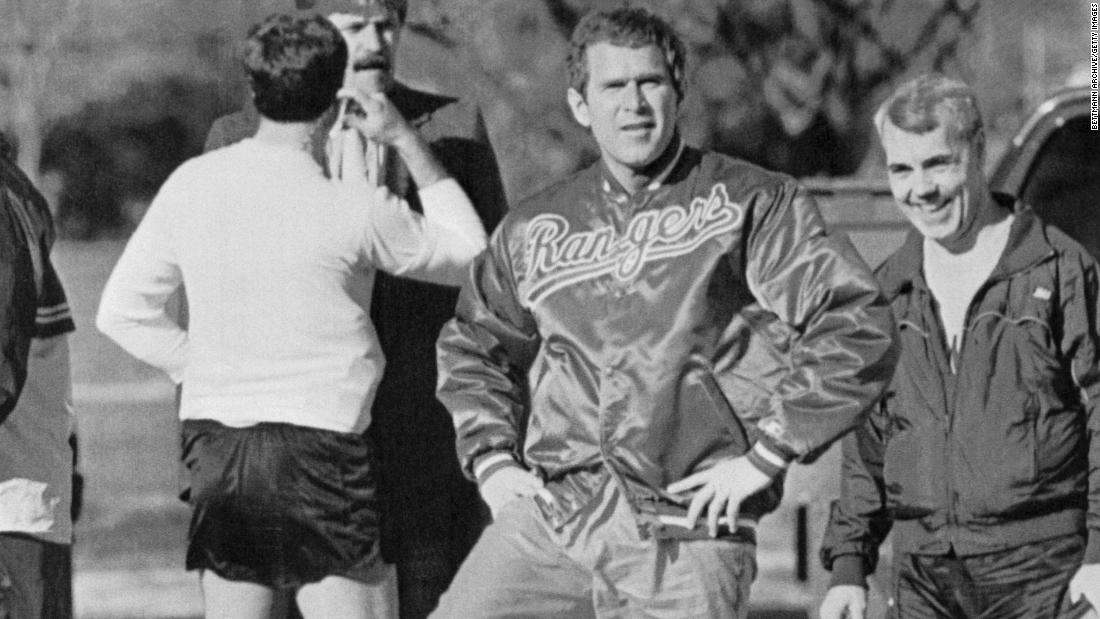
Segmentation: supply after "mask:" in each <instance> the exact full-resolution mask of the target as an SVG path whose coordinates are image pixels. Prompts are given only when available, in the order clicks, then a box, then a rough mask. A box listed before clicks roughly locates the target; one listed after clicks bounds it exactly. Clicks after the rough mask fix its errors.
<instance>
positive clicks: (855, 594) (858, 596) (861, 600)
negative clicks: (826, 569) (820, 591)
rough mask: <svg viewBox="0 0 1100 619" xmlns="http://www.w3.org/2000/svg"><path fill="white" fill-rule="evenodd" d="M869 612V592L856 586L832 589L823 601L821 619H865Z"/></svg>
mask: <svg viewBox="0 0 1100 619" xmlns="http://www.w3.org/2000/svg"><path fill="white" fill-rule="evenodd" d="M866 610H867V590H866V589H864V588H863V587H859V586H856V585H837V586H835V587H830V588H829V591H828V592H827V593H826V594H825V599H824V600H822V601H821V608H820V609H818V613H819V614H820V615H821V619H845V618H847V619H863V614H864V612H865V611H866Z"/></svg>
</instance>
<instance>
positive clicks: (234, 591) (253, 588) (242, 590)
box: [199, 570, 275, 619]
mask: <svg viewBox="0 0 1100 619" xmlns="http://www.w3.org/2000/svg"><path fill="white" fill-rule="evenodd" d="M199 580H200V582H201V583H202V601H203V606H204V608H205V610H206V619H234V618H239V619H267V617H268V616H269V615H270V614H271V601H272V600H273V599H274V597H275V591H274V590H272V589H270V588H268V587H265V586H263V585H258V584H256V583H254V582H242V581H237V580H226V579H224V578H222V577H221V576H218V575H217V574H215V573H214V572H213V571H211V570H203V571H202V575H201V576H200V577H199Z"/></svg>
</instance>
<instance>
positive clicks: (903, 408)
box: [821, 75, 1100, 619]
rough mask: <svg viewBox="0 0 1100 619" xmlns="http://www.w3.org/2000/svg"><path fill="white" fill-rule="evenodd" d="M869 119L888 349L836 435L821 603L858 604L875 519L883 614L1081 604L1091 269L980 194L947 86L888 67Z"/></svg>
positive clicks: (1091, 362) (1096, 455) (1094, 566)
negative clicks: (903, 227) (884, 380)
mask: <svg viewBox="0 0 1100 619" xmlns="http://www.w3.org/2000/svg"><path fill="white" fill-rule="evenodd" d="M875 127H876V129H877V130H878V134H879V137H880V139H881V141H882V146H883V150H884V151H885V153H886V166H887V174H888V178H889V181H890V188H891V190H892V192H893V195H894V200H895V202H896V203H897V206H898V208H899V209H900V210H901V212H902V213H903V214H904V215H905V216H906V218H908V219H909V221H910V222H911V223H912V224H913V226H914V227H915V228H916V229H915V230H914V231H912V232H911V233H910V235H909V237H908V239H907V240H906V242H905V243H904V245H903V246H902V247H901V248H900V249H899V250H898V251H897V252H896V253H894V254H893V255H892V256H891V257H890V258H888V259H887V260H886V262H885V263H884V264H883V265H882V266H881V267H879V269H878V272H877V275H878V278H879V281H880V283H881V284H882V287H883V290H884V292H885V293H886V295H887V297H888V298H889V299H890V301H891V304H892V305H893V309H894V316H895V318H896V319H897V321H898V325H899V328H900V331H901V360H900V362H899V364H898V369H897V372H896V374H895V375H894V380H893V384H892V385H891V386H890V388H889V389H888V390H887V392H886V397H885V398H884V399H883V401H882V402H881V403H880V404H879V405H878V406H877V407H876V408H875V409H874V410H873V411H872V412H871V414H870V416H869V417H868V420H867V422H866V424H865V425H863V426H861V427H860V428H858V429H857V430H856V432H853V433H852V434H850V435H848V436H847V437H846V438H845V439H844V457H843V464H842V468H841V476H842V477H841V497H840V499H839V501H837V503H836V504H835V505H834V508H833V513H832V517H831V519H830V522H829V527H828V529H827V531H826V536H825V541H824V544H823V547H822V550H821V556H822V559H823V561H824V563H825V565H826V567H827V568H830V569H831V570H832V572H833V579H832V580H833V586H832V587H831V588H830V589H829V591H828V593H827V594H826V597H825V600H824V601H823V602H822V604H821V617H822V618H823V619H840V618H841V617H842V616H845V615H846V616H847V617H849V618H850V619H862V617H863V616H864V611H865V608H866V597H867V595H866V590H865V587H866V581H865V579H866V577H867V576H868V575H870V574H872V573H874V571H875V565H876V563H877V561H878V547H879V545H880V544H881V543H882V541H883V539H884V538H885V537H886V535H887V533H888V532H889V531H890V530H891V529H893V532H894V538H893V539H894V565H893V575H894V582H893V583H892V584H891V586H890V591H891V596H892V598H893V599H892V604H891V609H890V612H891V616H892V617H906V618H908V617H971V618H973V617H983V618H990V619H1000V618H1017V617H1018V618H1020V619H1025V618H1026V619H1040V618H1044V617H1051V618H1053V617H1080V616H1084V615H1086V614H1089V613H1090V612H1091V613H1093V614H1092V615H1091V616H1094V617H1095V616H1096V615H1095V612H1096V611H1097V610H1100V331H1098V328H1100V323H1098V319H1100V316H1098V314H1097V310H1098V302H1100V267H1098V266H1097V263H1096V261H1095V260H1094V259H1093V258H1092V256H1090V255H1089V254H1088V252H1086V251H1085V250H1084V249H1083V248H1082V247H1081V246H1080V245H1078V244H1077V243H1076V242H1075V241H1073V240H1072V239H1070V238H1069V237H1068V236H1067V235H1065V234H1064V233H1062V232H1061V231H1060V230H1058V229H1056V228H1053V227H1051V226H1048V225H1045V224H1044V223H1043V222H1042V221H1040V220H1039V219H1038V218H1036V216H1035V214H1034V213H1033V212H1032V211H1031V210H1030V209H1028V208H1027V206H1026V205H1023V204H1019V203H1014V202H1013V199H1012V198H1011V197H1009V196H1005V195H999V194H994V193H992V192H991V190H990V187H989V184H988V182H987V181H986V178H985V174H984V172H983V170H984V164H985V159H984V154H985V152H984V151H985V135H984V132H983V128H982V121H981V117H980V115H979V113H978V104H977V98H976V96H975V94H974V92H973V90H971V88H970V87H969V86H967V85H966V84H964V83H962V82H959V81H957V80H953V79H949V78H947V77H944V76H940V75H925V76H921V77H918V78H916V79H914V80H912V81H910V82H907V83H905V84H903V85H902V86H900V87H899V88H898V89H897V90H896V91H895V92H894V93H893V94H892V95H891V96H890V97H889V98H888V99H887V100H886V102H885V103H883V104H882V106H881V107H880V108H879V110H878V113H877V114H876V116H875ZM1090 608H1091V609H1092V610H1091V611H1090Z"/></svg>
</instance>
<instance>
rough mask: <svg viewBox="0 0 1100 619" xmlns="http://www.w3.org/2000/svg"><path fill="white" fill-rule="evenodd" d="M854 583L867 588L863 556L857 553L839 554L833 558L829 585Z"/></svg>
mask: <svg viewBox="0 0 1100 619" xmlns="http://www.w3.org/2000/svg"><path fill="white" fill-rule="evenodd" d="M840 585H855V586H857V587H863V588H864V589H866V588H867V576H866V574H864V573H863V557H861V556H859V555H840V556H838V557H836V558H835V559H833V575H832V577H831V578H830V579H829V586H830V587H838V586H840Z"/></svg>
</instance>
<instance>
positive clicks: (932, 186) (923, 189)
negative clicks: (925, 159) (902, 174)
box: [910, 171, 940, 202]
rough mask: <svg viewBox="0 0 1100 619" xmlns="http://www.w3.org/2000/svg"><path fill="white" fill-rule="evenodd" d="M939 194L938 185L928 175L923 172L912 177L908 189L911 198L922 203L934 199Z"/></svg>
mask: <svg viewBox="0 0 1100 619" xmlns="http://www.w3.org/2000/svg"><path fill="white" fill-rule="evenodd" d="M939 192H940V188H939V185H938V184H936V181H935V179H934V178H932V176H931V175H930V174H928V173H927V172H923V171H918V172H916V174H914V175H913V184H912V186H911V187H910V193H911V194H912V195H913V197H915V198H917V199H918V200H921V201H923V202H927V201H930V200H932V199H934V198H935V197H936V196H937V195H938V194H939Z"/></svg>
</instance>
